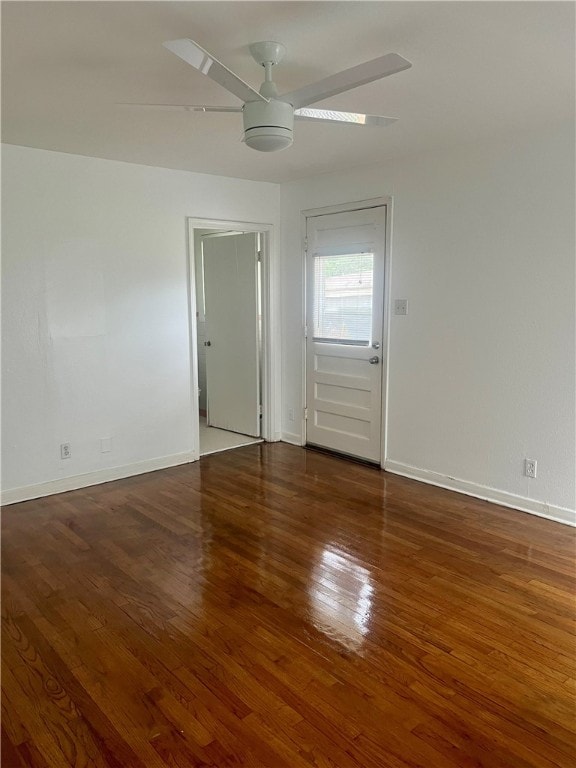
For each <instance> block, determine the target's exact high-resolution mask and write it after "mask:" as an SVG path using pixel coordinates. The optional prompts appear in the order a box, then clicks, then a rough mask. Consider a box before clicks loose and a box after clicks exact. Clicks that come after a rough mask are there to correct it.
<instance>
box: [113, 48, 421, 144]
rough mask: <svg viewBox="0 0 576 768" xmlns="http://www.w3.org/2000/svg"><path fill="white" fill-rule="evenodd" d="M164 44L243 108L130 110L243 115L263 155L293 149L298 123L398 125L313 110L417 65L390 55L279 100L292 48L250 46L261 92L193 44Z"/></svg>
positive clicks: (162, 106) (375, 117)
mask: <svg viewBox="0 0 576 768" xmlns="http://www.w3.org/2000/svg"><path fill="white" fill-rule="evenodd" d="M163 45H164V47H165V48H167V49H168V50H169V51H171V52H172V53H175V54H176V56H179V57H180V58H181V59H183V60H184V61H185V62H186V63H187V64H190V65H191V66H192V67H194V69H196V70H198V72H201V73H202V74H203V75H206V76H207V77H209V78H211V79H212V80H214V81H215V82H217V83H219V84H220V85H222V86H223V87H224V88H226V90H228V91H230V93H233V94H234V95H235V96H237V97H238V98H239V99H241V101H242V102H243V105H242V106H238V107H217V106H208V105H193V104H188V105H186V104H179V105H172V104H133V105H128V106H141V107H148V108H152V109H172V110H174V109H176V110H185V111H189V112H242V113H243V119H244V141H245V142H246V144H247V145H248V146H249V147H252V149H257V150H259V151H260V152H276V151H278V150H280V149H286V148H287V147H289V146H290V145H291V144H292V141H293V138H292V132H293V126H294V119H296V120H314V121H315V122H323V123H347V124H356V125H380V126H387V125H390V124H391V123H394V122H396V118H393V117H382V116H380V115H365V114H359V113H356V112H338V111H335V110H331V109H311V108H310V106H309V105H310V104H314V103H316V102H318V101H322V100H323V99H327V98H329V97H331V96H335V95H336V94H338V93H343V92H344V91H349V90H351V89H352V88H356V87H358V86H360V85H364V84H366V83H371V82H372V81H373V80H379V79H381V78H383V77H388V76H389V75H394V74H395V73H396V72H401V71H402V70H404V69H409V68H410V67H411V66H412V64H411V63H410V62H409V61H407V60H406V59H404V58H403V57H402V56H399V55H398V54H397V53H388V54H386V55H385V56H380V57H379V58H377V59H372V60H371V61H367V62H365V63H364V64H359V65H358V66H356V67H352V68H351V69H345V70H344V71H342V72H338V73H337V74H336V75H330V76H329V77H326V78H324V79H323V80H319V81H318V82H316V83H312V84H311V85H306V86H304V87H303V88H299V89H298V90H296V91H291V92H290V93H285V94H283V95H282V96H279V95H278V89H277V88H276V85H275V83H274V81H273V79H272V67H274V66H275V65H276V64H278V63H279V62H280V61H281V60H282V58H283V57H284V54H285V53H286V48H285V47H284V46H283V45H282V43H275V42H261V43H253V44H252V45H251V46H250V53H251V54H252V57H253V58H254V60H255V61H256V62H257V63H258V64H260V65H261V66H262V67H264V70H265V79H264V82H263V83H262V85H261V86H260V90H259V91H256V90H255V89H254V88H252V86H250V85H248V83H245V82H244V80H242V79H241V78H240V77H238V75H236V74H234V72H232V71H231V70H229V69H228V67H226V66H225V65H224V64H222V63H221V62H220V61H218V59H216V58H215V57H214V56H212V54H211V53H208V51H206V50H204V48H202V47H201V46H200V45H198V43H195V42H194V41H193V40H188V39H182V40H169V41H168V42H166V43H163Z"/></svg>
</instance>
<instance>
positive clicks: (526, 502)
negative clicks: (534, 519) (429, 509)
mask: <svg viewBox="0 0 576 768" xmlns="http://www.w3.org/2000/svg"><path fill="white" fill-rule="evenodd" d="M384 469H385V471H386V472H391V473H392V474H394V475H402V476H403V477H409V478H411V479H412V480H419V481H421V482H423V483H428V484H429V485H437V486H439V487H440V488H447V489H448V490H449V491H457V492H458V493H464V494H465V495H466V496H474V497H475V498H477V499H483V500H485V501H491V502H493V503H494V504H500V505H501V506H503V507H511V508H512V509H518V510H520V511H521V512H529V513H530V514H531V515H538V517H546V518H548V520H554V521H555V522H557V523H564V524H565V525H572V526H576V511H575V510H573V509H568V508H567V507H558V506H555V505H554V504H548V503H546V502H543V501H536V500H535V499H528V498H526V497H525V496H517V495H516V494H514V493H508V492H507V491H500V490H498V489H497V488H490V486H487V485H479V484H478V483H473V482H470V481H469V480H460V479H458V478H456V477H449V476H448V475H442V474H440V473H439V472H430V471H429V470H427V469H419V468H418V467H411V466H410V465H409V464H402V463H401V462H399V461H391V460H390V459H387V460H386V461H385V462H384Z"/></svg>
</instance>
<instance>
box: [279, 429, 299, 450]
mask: <svg viewBox="0 0 576 768" xmlns="http://www.w3.org/2000/svg"><path fill="white" fill-rule="evenodd" d="M282 442H283V443H290V445H298V446H300V447H302V446H303V445H304V442H303V440H302V435H297V434H296V432H282Z"/></svg>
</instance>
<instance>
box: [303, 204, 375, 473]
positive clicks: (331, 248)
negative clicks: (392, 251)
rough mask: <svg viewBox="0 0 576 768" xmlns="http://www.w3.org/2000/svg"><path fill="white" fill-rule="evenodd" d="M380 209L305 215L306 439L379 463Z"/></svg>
mask: <svg viewBox="0 0 576 768" xmlns="http://www.w3.org/2000/svg"><path fill="white" fill-rule="evenodd" d="M387 210H388V206H387V204H385V203H381V204H375V205H366V206H365V207H362V208H357V209H348V210H346V209H345V207H344V206H341V207H340V209H324V210H320V211H308V212H306V324H305V325H306V338H305V347H306V349H305V355H306V410H305V415H306V418H305V429H306V444H308V445H311V446H316V447H319V448H323V449H327V450H330V451H334V452H337V453H342V454H345V455H348V456H352V457H354V458H358V459H362V460H364V461H368V462H370V463H374V464H377V465H379V466H380V465H381V464H382V460H383V458H384V439H383V437H384V434H385V431H384V423H383V422H384V418H383V416H384V414H385V408H384V405H383V401H384V398H383V393H384V392H385V384H386V351H387V329H386V327H385V322H384V318H385V304H386V303H387V302H386V292H387V280H386V266H387V264H386V245H387Z"/></svg>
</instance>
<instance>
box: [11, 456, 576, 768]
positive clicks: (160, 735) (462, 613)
mask: <svg viewBox="0 0 576 768" xmlns="http://www.w3.org/2000/svg"><path fill="white" fill-rule="evenodd" d="M2 527H3V559H2V567H3V573H4V578H3V592H4V597H3V603H2V606H3V608H2V610H3V614H2V616H3V630H2V631H3V634H2V660H3V674H2V689H3V698H2V714H3V717H2V750H3V754H2V766H3V768H11V767H12V766H34V767H38V768H40V767H41V768H46V767H47V766H49V767H50V768H65V766H76V767H78V768H79V767H80V766H82V767H84V766H102V767H111V768H117V767H118V766H122V767H124V766H128V767H129V768H165V767H166V766H179V767H181V768H190V767H192V766H202V767H203V768H207V767H208V766H214V767H216V768H225V767H226V766H253V767H256V766H260V767H264V768H310V766H317V767H318V768H326V767H327V766H331V767H336V768H358V766H363V767H366V768H402V767H404V766H411V768H414V767H415V766H419V767H421V768H451V767H452V766H454V768H472V767H473V766H474V767H479V766H484V767H485V768H487V767H493V768H508V767H510V768H528V766H530V767H531V768H534V767H535V766H538V768H552V767H553V766H562V767H563V768H569V767H572V766H574V765H576V759H575V756H576V752H575V749H576V741H575V728H576V725H575V711H574V690H575V686H576V664H575V659H574V650H575V643H574V641H575V636H574V633H573V632H574V629H573V623H572V619H573V608H574V603H573V594H574V593H573V588H574V560H573V557H574V544H575V538H574V534H575V532H574V530H573V529H570V528H568V527H566V526H562V525H559V524H556V523H552V522H550V521H547V520H542V519H539V518H537V517H532V516H529V515H527V514H524V513H521V512H514V511H512V510H508V509H504V508H502V507H497V506H495V505H491V504H488V503H486V502H481V501H477V500H475V499H471V498H468V497H466V496H460V495H458V494H454V493H451V492H449V491H444V490H442V489H438V488H433V487H429V486H425V485H422V484H420V483H417V482H413V481H410V480H406V479H403V478H400V477H395V476H393V475H388V474H385V473H382V472H379V471H378V470H374V469H371V468H368V467H363V466H359V465H356V464H352V463H348V462H346V461H343V460H339V459H336V458H332V457H328V456H323V455H320V454H317V453H312V452H307V451H305V450H303V449H299V448H295V447H292V446H288V445H284V444H275V445H254V446H248V447H246V448H241V449H238V450H236V451H231V452H228V453H222V454H216V455H214V456H209V457H206V458H205V459H202V461H201V462H199V463H196V464H190V465H185V466H182V467H177V468H174V469H169V470H164V471H161V472H154V473H151V474H148V475H142V476H140V477H136V478H130V479H128V480H121V481H117V482H114V483H109V484H106V485H100V486H94V487H91V488H86V489H83V490H80V491H74V492H71V493H66V494H62V495H60V496H52V497H49V498H45V499H40V500H37V501H30V502H26V503H23V504H19V505H15V506H11V507H7V508H6V509H5V510H4V512H3V520H2Z"/></svg>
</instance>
